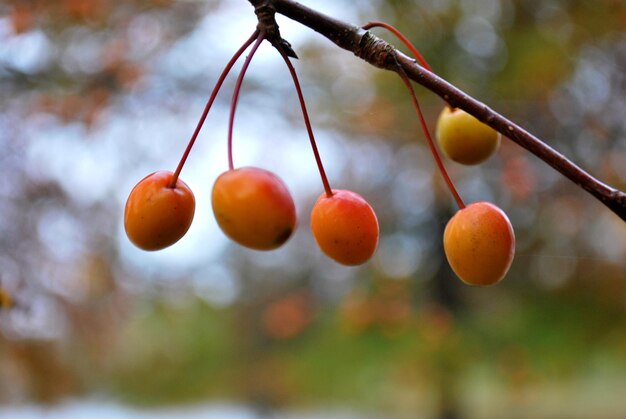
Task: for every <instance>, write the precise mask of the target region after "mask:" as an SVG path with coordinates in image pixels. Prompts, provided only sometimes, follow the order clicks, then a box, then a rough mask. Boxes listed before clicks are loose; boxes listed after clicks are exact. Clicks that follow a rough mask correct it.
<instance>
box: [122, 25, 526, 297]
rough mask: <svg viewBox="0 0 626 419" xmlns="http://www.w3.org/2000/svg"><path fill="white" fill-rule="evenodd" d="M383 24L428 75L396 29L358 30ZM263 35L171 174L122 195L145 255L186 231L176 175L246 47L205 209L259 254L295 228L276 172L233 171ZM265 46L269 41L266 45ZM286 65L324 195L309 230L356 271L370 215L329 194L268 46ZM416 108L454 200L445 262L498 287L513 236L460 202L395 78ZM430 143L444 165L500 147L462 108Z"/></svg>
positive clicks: (365, 255) (365, 248) (130, 230)
mask: <svg viewBox="0 0 626 419" xmlns="http://www.w3.org/2000/svg"><path fill="white" fill-rule="evenodd" d="M373 27H384V28H386V29H388V30H390V31H391V32H392V33H394V34H395V35H397V36H398V37H399V38H400V39H401V40H402V42H404V43H405V45H407V47H409V49H410V50H411V51H412V52H413V55H414V56H415V57H416V58H417V59H418V60H419V61H420V62H421V63H422V65H423V66H424V67H425V68H427V69H428V70H430V67H429V66H428V64H427V63H426V61H425V60H424V59H423V57H422V56H421V55H420V54H419V52H418V51H417V50H416V49H415V47H414V46H413V45H412V44H411V43H410V42H409V41H408V40H407V39H406V38H405V37H404V36H403V35H402V34H401V33H400V32H398V31H397V29H395V28H393V27H392V26H390V25H388V24H386V23H382V22H372V23H368V24H367V25H365V26H363V28H364V29H370V28H373ZM266 36H267V35H266V33H265V32H264V31H262V30H257V31H255V33H254V34H253V35H252V36H251V37H250V38H249V39H248V40H247V41H246V42H245V43H244V45H242V47H241V48H240V49H239V50H238V51H237V52H236V53H235V54H234V56H233V57H232V58H231V60H230V61H229V63H228V64H227V65H226V67H225V69H224V71H223V72H222V75H221V76H220V78H219V79H218V81H217V84H216V86H215V88H214V90H213V93H212V94H211V97H210V98H209V101H208V102H207V105H206V107H205V110H204V112H203V114H202V117H201V118H200V121H199V122H198V125H197V127H196V130H195V132H194V134H193V135H192V137H191V139H190V141H189V145H188V146H187V149H186V150H185V152H184V154H183V156H182V158H181V161H180V163H179V165H178V167H177V169H176V171H175V172H156V173H153V174H151V175H149V176H147V177H146V178H144V179H143V180H141V181H140V182H139V183H138V184H137V185H136V186H135V188H134V189H133V190H132V191H131V193H130V196H129V198H128V201H127V204H126V209H125V216H124V225H125V228H126V233H127V234H128V237H129V238H130V240H131V241H132V242H133V243H134V244H135V245H137V246H138V247H140V248H142V249H144V250H159V249H163V248H165V247H167V246H170V245H172V244H174V243H175V242H177V241H178V240H179V239H180V238H181V237H183V235H184V234H185V233H186V232H187V230H188V229H189V227H190V225H191V222H192V219H193V215H194V210H195V200H194V197H193V193H192V192H191V190H190V189H189V187H188V186H187V185H186V184H185V183H184V182H183V181H182V180H180V179H179V178H178V176H179V174H180V171H181V170H182V167H183V165H184V163H185V161H186V158H187V156H188V154H189V152H190V150H191V147H192V146H193V144H194V142H195V140H196V138H197V136H198V133H199V131H200V129H201V127H202V125H203V123H204V120H205V118H206V116H207V114H208V112H209V109H210V107H211V105H212V103H213V101H214V100H215V97H216V95H217V93H218V91H219V89H220V87H221V85H222V83H223V81H224V79H225V77H226V76H227V74H228V73H229V71H230V69H231V68H232V67H233V65H234V64H235V62H236V61H237V59H238V58H239V57H240V56H241V55H242V54H243V52H244V51H245V50H246V49H247V48H248V47H250V46H251V45H252V49H251V51H250V53H249V55H248V56H247V57H246V59H245V62H244V64H243V66H242V69H241V72H240V74H239V77H238V79H237V82H236V84H235V89H234V92H233V97H232V102H231V109H230V120H229V128H228V164H229V170H228V171H226V172H224V173H223V174H221V175H220V176H219V177H218V178H217V180H216V181H215V184H214V186H213V193H212V205H213V212H214V214H215V217H216V220H217V223H218V225H219V226H220V228H221V229H222V231H223V232H224V233H225V234H226V236H228V237H229V238H230V239H232V240H233V241H235V242H237V243H239V244H240V245H242V246H245V247H249V248H251V249H256V250H272V249H276V248H278V247H280V246H281V245H283V244H284V243H285V242H286V241H287V240H288V239H289V237H290V236H291V234H292V233H293V231H294V230H295V228H296V208H295V204H294V202H293V198H292V197H291V194H290V193H289V191H288V189H287V187H286V186H285V184H284V183H283V181H282V180H281V179H280V178H279V177H278V176H276V175H275V174H273V173H271V172H269V171H267V170H264V169H261V168H256V167H243V168H237V169H235V167H234V164H233V155H232V133H233V124H234V116H235V110H236V107H237V101H238V96H239V92H240V90H241V85H242V82H243V78H244V75H245V73H246V70H247V68H248V66H249V64H250V62H251V60H252V57H253V56H254V54H255V52H256V50H257V49H258V47H259V45H260V44H261V43H262V42H263V40H265V39H266ZM269 41H270V42H272V41H276V40H275V39H269ZM272 44H273V45H274V47H275V48H276V49H277V50H278V52H279V53H280V55H281V56H282V58H283V59H284V61H285V64H286V65H287V68H288V69H289V72H290V74H291V76H292V79H293V83H294V86H295V89H296V92H297V94H298V99H299V102H300V105H301V109H302V114H303V118H304V122H305V125H306V128H307V132H308V135H309V139H310V143H311V147H312V150H313V154H314V156H315V160H316V163H317V166H318V169H319V172H320V176H321V179H322V183H323V186H324V193H322V195H321V196H320V197H319V198H318V200H317V202H316V203H315V205H314V207H313V210H312V213H311V231H312V233H313V236H314V238H315V240H316V242H317V244H318V245H319V247H320V248H321V250H322V251H323V252H324V253H325V254H326V255H328V256H329V257H330V258H332V259H334V260H335V261H337V262H338V263H341V264H344V265H359V264H362V263H364V262H366V261H367V260H369V259H370V258H371V257H372V255H373V254H374V252H375V250H376V247H377V245H378V236H379V227H378V221H377V218H376V214H375V213H374V210H373V209H372V207H371V206H370V205H369V204H368V203H367V201H366V200H365V199H363V197H361V196H360V195H358V194H356V193H355V192H352V191H348V190H335V189H331V187H330V184H329V182H328V179H327V177H326V174H325V171H324V167H323V165H322V160H321V158H320V155H319V152H318V150H317V146H316V143H315V138H314V136H313V130H312V128H311V123H310V121H309V117H308V113H307V110H306V105H305V101H304V98H303V94H302V89H301V87H300V84H299V81H298V77H297V75H296V72H295V69H294V68H293V66H292V64H291V62H290V60H289V57H288V55H287V52H286V51H285V48H284V44H282V43H280V42H272ZM399 74H400V76H401V78H402V81H403V82H404V84H405V85H406V87H407V89H408V91H409V94H410V95H411V99H412V101H413V105H414V107H415V109H416V111H417V114H418V117H419V120H420V123H421V127H422V130H423V132H424V134H425V136H426V139H427V140H428V146H429V148H430V150H431V152H432V154H433V157H434V159H435V162H436V163H437V165H438V167H439V170H440V171H441V174H442V175H443V177H444V180H445V181H446V183H447V185H448V187H449V189H450V192H451V193H452V195H453V196H454V198H455V200H456V202H457V204H458V206H459V211H458V212H457V213H456V214H455V215H454V216H453V217H452V219H451V220H450V221H449V222H448V225H447V226H446V229H445V232H444V238H443V242H444V250H445V253H446V257H447V259H448V261H449V263H450V266H451V267H452V270H453V271H454V272H455V273H456V274H457V276H458V277H459V278H460V279H461V280H462V281H464V282H465V283H467V284H470V285H479V286H485V285H491V284H495V283H497V282H499V281H500V280H501V279H502V278H503V277H504V276H505V275H506V273H507V271H508V270H509V267H510V266H511V262H512V260H513V255H514V252H515V236H514V233H513V228H512V226H511V223H510V221H509V219H508V218H507V216H506V214H505V213H504V212H503V211H502V210H501V209H499V208H498V207H496V206H495V205H493V204H491V203H487V202H477V203H473V204H470V205H467V206H466V205H465V203H464V202H463V200H462V199H461V197H460V195H459V194H458V192H457V190H456V188H455V187H454V184H453V182H452V180H451V179H450V177H449V176H448V174H447V172H446V169H445V167H444V165H443V162H442V161H441V158H440V157H439V153H438V151H437V148H436V146H435V142H434V141H433V140H432V138H431V136H430V133H429V131H428V127H427V124H426V122H425V119H424V116H423V114H422V112H421V109H420V106H419V103H418V100H417V96H416V94H415V91H414V90H413V87H412V85H411V82H410V80H409V79H408V77H407V76H406V74H404V73H403V72H402V71H399ZM436 134H437V135H436V136H437V143H438V144H439V148H440V149H441V150H442V151H443V153H444V154H445V155H446V156H447V157H448V158H449V159H451V160H453V161H455V162H458V163H461V164H477V163H480V162H482V161H484V160H486V159H487V158H489V157H490V156H491V155H492V154H493V153H495V151H496V150H497V148H498V146H499V143H500V136H499V134H498V133H497V132H496V131H495V130H493V129H492V128H490V127H488V126H486V125H485V124H483V123H482V122H480V121H478V120H477V119H476V118H474V117H473V116H471V115H469V114H468V113H466V112H465V111H463V110H460V109H455V108H453V107H451V106H446V107H445V108H444V109H443V111H442V112H441V115H440V116H439V118H438V120H437V128H436Z"/></svg>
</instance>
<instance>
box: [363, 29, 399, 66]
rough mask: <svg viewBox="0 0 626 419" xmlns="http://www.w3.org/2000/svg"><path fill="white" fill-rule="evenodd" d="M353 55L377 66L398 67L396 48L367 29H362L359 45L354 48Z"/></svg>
mask: <svg viewBox="0 0 626 419" xmlns="http://www.w3.org/2000/svg"><path fill="white" fill-rule="evenodd" d="M354 55H356V56H357V57H359V58H361V59H362V60H365V61H367V62H368V63H370V64H372V65H374V66H376V67H378V68H383V69H397V68H399V64H398V60H397V58H396V49H395V48H394V47H393V46H392V45H391V44H389V43H388V42H386V41H384V40H382V39H380V38H379V37H377V36H376V35H373V34H372V33H371V32H369V31H364V33H363V35H362V36H361V41H360V42H359V45H358V46H357V47H356V48H355V50H354Z"/></svg>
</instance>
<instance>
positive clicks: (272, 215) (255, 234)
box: [212, 167, 296, 250]
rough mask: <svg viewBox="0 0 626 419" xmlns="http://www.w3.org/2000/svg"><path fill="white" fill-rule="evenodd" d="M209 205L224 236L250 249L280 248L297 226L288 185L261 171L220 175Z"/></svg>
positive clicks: (252, 168) (235, 170)
mask: <svg viewBox="0 0 626 419" xmlns="http://www.w3.org/2000/svg"><path fill="white" fill-rule="evenodd" d="M212 204H213V212H214V214H215V218H216V220H217V224H218V225H219V226H220V228H221V229H222V231H223V232H224V234H226V235H227V236H228V237H229V238H231V239H232V240H234V241H235V242H237V243H239V244H240V245H242V246H246V247H249V248H251V249H256V250H272V249H276V248H278V247H280V246H281V245H282V244H284V243H285V242H286V241H287V240H288V239H289V237H291V233H292V232H293V231H294V229H295V226H296V206H295V204H294V202H293V198H292V197H291V194H290V193H289V190H288V189H287V186H285V184H284V183H283V181H282V180H281V179H280V178H279V177H278V176H276V175H275V174H273V173H272V172H269V171H267V170H264V169H259V168H256V167H243V168H239V169H234V170H228V171H227V172H224V173H222V174H221V175H220V176H219V177H218V178H217V180H216V181H215V184H214V186H213V194H212Z"/></svg>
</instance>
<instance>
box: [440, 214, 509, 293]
mask: <svg viewBox="0 0 626 419" xmlns="http://www.w3.org/2000/svg"><path fill="white" fill-rule="evenodd" d="M443 247H444V250H445V253H446V257H447V259H448V262H449V263H450V266H451V267H452V270H453V271H454V273H456V274H457V276H458V277H459V278H460V279H461V280H462V281H463V282H465V283H466V284H469V285H482V286H486V285H493V284H495V283H497V282H499V281H500V280H502V278H504V276H505V275H506V273H507V271H508V270H509V268H510V266H511V262H512V261H513V256H514V254H515V234H514V232H513V227H512V226H511V222H510V221H509V219H508V217H507V216H506V214H505V213H504V212H503V211H502V210H501V209H500V208H498V207H496V206H495V205H493V204H491V203H489V202H476V203H473V204H470V205H468V206H466V207H465V208H463V209H460V210H459V211H457V213H456V214H455V215H454V216H453V217H452V218H451V219H450V221H449V222H448V225H447V226H446V229H445V231H444V234H443Z"/></svg>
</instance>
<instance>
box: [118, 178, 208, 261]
mask: <svg viewBox="0 0 626 419" xmlns="http://www.w3.org/2000/svg"><path fill="white" fill-rule="evenodd" d="M173 175H174V173H172V172H169V171H159V172H154V173H152V174H150V175H148V176H146V177H145V178H143V179H142V180H141V181H139V183H137V185H135V187H134V188H133V190H132V191H131V192H130V195H129V196H128V200H127V201H126V207H125V209H124V228H125V230H126V234H127V235H128V238H129V239H130V241H131V242H133V244H135V245H136V246H137V247H139V248H141V249H143V250H161V249H164V248H166V247H168V246H171V245H172V244H174V243H176V242H177V241H178V240H180V239H181V238H182V237H183V236H184V235H185V233H186V232H187V230H188V229H189V226H191V222H192V220H193V215H194V212H195V207H196V201H195V198H194V196H193V192H191V189H189V186H187V184H186V183H185V182H183V181H182V180H181V179H177V180H176V185H175V187H171V185H170V183H171V182H172V176H173Z"/></svg>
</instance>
